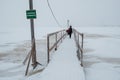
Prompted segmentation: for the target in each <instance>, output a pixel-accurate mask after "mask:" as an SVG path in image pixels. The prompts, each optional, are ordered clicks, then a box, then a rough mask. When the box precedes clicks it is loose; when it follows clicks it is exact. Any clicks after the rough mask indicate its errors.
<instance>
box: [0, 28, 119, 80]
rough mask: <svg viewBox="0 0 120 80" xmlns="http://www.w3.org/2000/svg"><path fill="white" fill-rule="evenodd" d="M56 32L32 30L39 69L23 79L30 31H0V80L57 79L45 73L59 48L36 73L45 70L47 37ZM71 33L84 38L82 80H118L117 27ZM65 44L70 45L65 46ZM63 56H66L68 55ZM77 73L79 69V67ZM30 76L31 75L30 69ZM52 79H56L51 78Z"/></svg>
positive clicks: (10, 29) (54, 29) (87, 29)
mask: <svg viewBox="0 0 120 80" xmlns="http://www.w3.org/2000/svg"><path fill="white" fill-rule="evenodd" d="M60 29H61V28H59V27H50V28H48V27H35V34H36V36H35V37H36V43H37V56H38V57H37V59H38V62H40V63H41V64H43V66H42V67H41V66H38V67H37V69H36V71H38V72H36V73H34V74H31V76H27V77H25V76H24V74H25V69H26V65H25V66H24V65H22V62H23V60H24V58H25V57H26V55H27V54H28V52H29V50H30V46H31V45H30V44H31V43H30V39H31V37H30V29H29V28H28V27H25V28H23V27H21V28H18V27H17V28H14V29H13V28H8V29H6V28H2V29H0V37H1V38H0V42H1V43H0V64H1V66H0V72H1V73H0V80H34V79H35V80H39V79H43V78H44V77H46V76H47V77H48V78H49V79H47V80H50V75H52V74H53V73H54V74H55V73H56V75H57V73H58V72H57V71H56V72H55V71H53V72H52V70H51V72H52V74H50V75H49V76H48V74H49V72H48V73H47V69H50V68H49V66H50V65H52V64H53V63H54V60H55V59H54V58H55V57H56V55H57V54H60V53H61V51H62V50H64V45H62V44H61V45H60V46H59V49H60V50H59V49H58V51H57V52H55V54H53V55H52V57H51V62H50V64H49V65H48V66H47V67H46V69H45V70H43V71H39V69H41V68H43V67H45V66H46V61H47V59H46V55H47V54H46V35H47V33H51V32H55V31H57V30H60ZM75 29H77V30H78V31H79V32H82V33H84V35H85V38H84V64H83V65H84V73H85V78H86V80H101V79H102V80H120V76H119V75H120V49H119V46H120V33H119V32H120V27H75ZM65 43H66V44H68V45H70V43H69V42H65ZM63 44H64V41H63ZM74 45H75V44H74ZM66 46H67V45H66ZM71 46H73V44H71ZM68 47H69V46H68ZM61 48H62V50H61ZM73 48H74V46H73ZM68 49H69V48H68ZM70 50H71V51H72V49H69V52H71V51H70ZM66 52H67V53H68V51H66ZM67 53H66V54H67ZM61 54H62V53H61ZM57 57H58V58H60V57H59V56H57ZM71 60H72V59H71ZM63 65H64V64H63ZM76 65H77V64H76ZM61 66H62V65H61ZM75 67H76V66H75ZM79 67H80V66H79ZM80 69H82V68H81V67H80ZM30 72H34V71H32V70H31V69H30ZM63 73H65V70H63ZM76 74H77V73H76ZM47 77H46V78H47ZM33 78H34V79H33ZM54 78H57V77H55V76H54ZM44 79H45V78H44ZM60 79H61V78H60ZM45 80H46V79H45ZM57 80H59V79H57ZM66 80H67V79H66ZM74 80H76V78H75V79H74Z"/></svg>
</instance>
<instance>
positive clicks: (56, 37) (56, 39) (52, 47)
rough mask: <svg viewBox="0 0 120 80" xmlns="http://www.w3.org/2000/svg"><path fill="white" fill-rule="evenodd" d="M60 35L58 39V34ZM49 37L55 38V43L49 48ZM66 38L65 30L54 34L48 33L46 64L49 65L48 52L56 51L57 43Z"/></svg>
mask: <svg viewBox="0 0 120 80" xmlns="http://www.w3.org/2000/svg"><path fill="white" fill-rule="evenodd" d="M59 33H61V36H60V38H59V39H58V34H59ZM51 36H55V38H54V39H55V42H54V43H53V45H52V46H51V47H50V37H51ZM65 36H66V30H65V29H64V30H60V31H56V32H54V33H50V34H48V35H47V54H48V63H49V59H50V58H49V57H50V52H51V51H52V50H53V49H55V50H57V45H58V43H59V42H60V41H61V42H62V40H63V39H64V37H65Z"/></svg>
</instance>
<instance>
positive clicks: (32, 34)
mask: <svg viewBox="0 0 120 80" xmlns="http://www.w3.org/2000/svg"><path fill="white" fill-rule="evenodd" d="M29 8H30V10H33V0H29ZM30 26H31V44H32V46H34V47H33V48H34V49H33V50H34V51H33V54H32V63H33V66H34V67H35V66H36V65H37V61H36V45H35V36H34V19H30ZM33 43H34V44H33Z"/></svg>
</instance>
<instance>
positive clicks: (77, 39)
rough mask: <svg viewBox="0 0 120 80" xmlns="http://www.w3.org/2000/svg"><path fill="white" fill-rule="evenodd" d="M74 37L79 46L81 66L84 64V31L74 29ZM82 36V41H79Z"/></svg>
mask: <svg viewBox="0 0 120 80" xmlns="http://www.w3.org/2000/svg"><path fill="white" fill-rule="evenodd" d="M73 32H74V37H75V43H76V46H77V56H78V59H79V60H80V61H81V66H83V39H84V35H83V33H80V32H78V31H77V30H75V29H73ZM79 36H80V37H81V43H80V41H79V38H80V37H79Z"/></svg>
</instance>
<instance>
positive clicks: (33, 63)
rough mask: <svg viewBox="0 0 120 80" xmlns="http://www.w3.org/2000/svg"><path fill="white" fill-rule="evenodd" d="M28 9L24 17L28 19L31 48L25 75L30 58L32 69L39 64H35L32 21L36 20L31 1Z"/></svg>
mask: <svg viewBox="0 0 120 80" xmlns="http://www.w3.org/2000/svg"><path fill="white" fill-rule="evenodd" d="M29 9H30V10H27V11H26V16H27V19H30V27H31V45H32V47H31V52H30V56H29V61H28V65H27V69H26V73H25V75H27V73H28V69H29V64H30V61H31V58H32V66H33V69H34V68H36V66H37V65H38V64H40V63H38V62H37V59H36V45H35V36H34V19H35V18H36V10H34V9H33V0H29ZM40 65H41V64H40Z"/></svg>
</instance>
